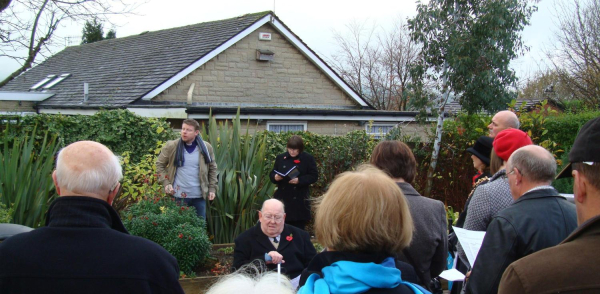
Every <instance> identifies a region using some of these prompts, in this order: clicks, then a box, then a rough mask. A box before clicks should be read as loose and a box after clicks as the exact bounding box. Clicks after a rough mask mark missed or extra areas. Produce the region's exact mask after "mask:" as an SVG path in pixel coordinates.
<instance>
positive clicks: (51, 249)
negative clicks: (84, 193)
mask: <svg viewBox="0 0 600 294" xmlns="http://www.w3.org/2000/svg"><path fill="white" fill-rule="evenodd" d="M46 224H47V226H46V227H43V228H39V229H36V230H33V231H31V232H29V233H23V234H19V235H15V236H13V237H10V238H8V239H7V240H6V241H4V242H2V243H0V264H1V265H2V266H0V292H2V293H33V294H38V293H102V294H104V293H183V290H182V289H181V286H180V285H179V267H178V266H177V260H175V258H174V257H173V256H172V255H171V254H169V252H167V251H166V250H165V249H164V248H162V247H161V246H159V245H158V244H156V243H154V242H152V241H149V240H147V239H144V238H140V237H136V236H131V235H129V233H128V232H127V230H125V227H123V224H122V223H121V220H120V219H119V216H118V214H117V212H116V211H115V210H114V209H113V208H112V207H111V206H110V205H108V203H106V202H105V201H102V200H99V199H94V198H91V197H79V196H66V197H59V198H58V199H56V200H55V201H54V202H53V203H52V205H51V206H50V208H49V210H48V217H47V220H46Z"/></svg>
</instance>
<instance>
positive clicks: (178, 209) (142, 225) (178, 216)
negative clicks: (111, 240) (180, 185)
mask: <svg viewBox="0 0 600 294" xmlns="http://www.w3.org/2000/svg"><path fill="white" fill-rule="evenodd" d="M122 219H123V224H124V225H125V227H126V228H127V230H129V233H131V234H132V235H136V236H140V237H143V238H146V239H148V240H151V241H154V242H156V243H157V244H159V245H161V246H162V247H164V248H165V249H166V250H167V251H169V253H171V254H172V255H173V256H175V258H176V259H177V263H178V264H179V269H180V270H181V271H182V272H183V273H185V274H187V275H192V276H193V275H194V268H195V267H196V266H197V265H198V264H199V263H203V262H204V261H205V260H206V258H208V257H209V256H210V248H211V243H210V241H209V240H208V236H207V234H206V225H205V223H204V220H203V219H201V218H199V217H198V216H197V215H196V211H195V209H194V208H193V207H187V206H185V205H184V206H179V205H177V203H176V202H175V201H174V200H173V199H172V198H167V197H144V198H142V199H141V200H140V201H138V202H136V203H134V204H133V205H131V206H130V207H129V208H128V209H127V210H125V211H124V213H123V217H122Z"/></svg>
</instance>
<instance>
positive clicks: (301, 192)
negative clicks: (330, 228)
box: [270, 152, 319, 221]
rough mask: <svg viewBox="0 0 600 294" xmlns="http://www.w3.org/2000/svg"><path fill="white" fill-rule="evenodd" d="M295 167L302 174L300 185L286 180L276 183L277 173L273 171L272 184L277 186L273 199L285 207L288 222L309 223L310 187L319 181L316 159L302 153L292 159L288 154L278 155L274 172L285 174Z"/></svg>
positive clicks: (271, 175)
mask: <svg viewBox="0 0 600 294" xmlns="http://www.w3.org/2000/svg"><path fill="white" fill-rule="evenodd" d="M293 166H297V168H298V171H299V172H300V175H299V176H298V184H295V185H294V184H288V183H287V182H285V180H281V181H275V172H274V171H271V174H270V178H271V182H273V183H275V184H277V191H275V194H274V195H273V197H274V198H275V199H278V200H280V201H281V202H283V204H284V205H285V213H286V218H285V219H286V220H288V221H308V220H310V218H311V214H310V199H309V196H310V190H309V186H310V184H312V183H315V182H316V181H317V180H318V179H319V171H318V170H317V164H316V162H315V158H314V157H313V156H312V155H310V154H308V153H306V152H301V153H300V154H298V156H296V157H291V156H290V154H289V153H287V152H285V153H283V154H279V155H277V158H276V159H275V165H274V166H273V170H277V171H280V172H285V171H288V170H290V169H291V168H292V167H293Z"/></svg>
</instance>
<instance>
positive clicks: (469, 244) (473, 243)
mask: <svg viewBox="0 0 600 294" xmlns="http://www.w3.org/2000/svg"><path fill="white" fill-rule="evenodd" d="M452 228H453V229H454V232H455V233H456V237H458V242H460V245H461V246H462V248H463V250H464V251H465V255H467V259H468V260H469V263H470V264H471V266H473V265H474V264H475V259H476V258H477V254H478V253H479V248H481V243H483V237H485V231H469V230H465V229H461V228H457V227H452Z"/></svg>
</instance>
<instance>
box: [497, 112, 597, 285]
mask: <svg viewBox="0 0 600 294" xmlns="http://www.w3.org/2000/svg"><path fill="white" fill-rule="evenodd" d="M598 146H600V117H598V118H595V119H593V120H591V121H589V122H587V123H586V124H585V125H584V126H583V127H582V128H581V131H580V132H579V135H577V138H575V143H574V144H573V149H571V152H570V153H569V162H570V164H569V165H568V166H567V168H565V169H564V170H563V172H561V174H559V175H558V177H557V178H561V177H570V176H571V175H572V176H573V194H574V196H575V206H576V208H577V223H578V224H579V227H578V228H577V230H575V232H573V233H572V234H571V235H570V236H569V237H568V238H567V239H565V240H564V241H562V243H560V244H559V245H557V246H555V247H551V248H548V249H545V250H542V251H539V252H536V253H534V254H532V255H530V256H527V257H524V258H522V259H520V260H518V261H516V262H513V263H512V264H511V265H510V266H509V267H508V268H507V269H506V271H505V272H504V275H502V280H501V281H500V293H507V294H508V293H511V294H512V293H599V292H600V262H599V260H600V254H599V253H598V248H600V152H598Z"/></svg>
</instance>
